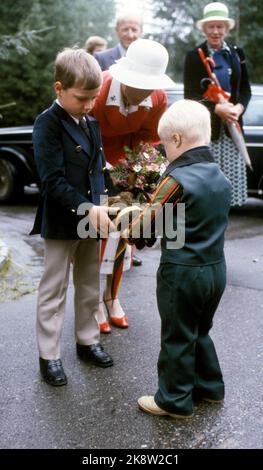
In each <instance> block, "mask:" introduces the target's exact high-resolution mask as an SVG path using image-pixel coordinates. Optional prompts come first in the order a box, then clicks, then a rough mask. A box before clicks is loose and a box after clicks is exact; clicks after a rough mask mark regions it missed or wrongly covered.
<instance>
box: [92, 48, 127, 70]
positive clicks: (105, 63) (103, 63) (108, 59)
mask: <svg viewBox="0 0 263 470" xmlns="http://www.w3.org/2000/svg"><path fill="white" fill-rule="evenodd" d="M94 57H95V58H96V59H97V61H98V62H99V64H100V67H101V70H108V69H109V68H110V66H111V65H113V64H115V62H116V60H118V59H120V58H121V53H120V49H119V47H118V46H115V47H113V48H112V49H106V51H102V52H96V53H95V54H94Z"/></svg>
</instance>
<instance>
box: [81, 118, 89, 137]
mask: <svg viewBox="0 0 263 470" xmlns="http://www.w3.org/2000/svg"><path fill="white" fill-rule="evenodd" d="M79 125H80V127H81V129H83V131H84V132H85V134H86V136H87V137H88V138H89V139H90V138H91V137H90V130H89V127H88V124H87V121H86V119H85V118H82V119H80V121H79Z"/></svg>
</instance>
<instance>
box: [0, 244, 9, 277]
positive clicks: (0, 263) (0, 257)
mask: <svg viewBox="0 0 263 470" xmlns="http://www.w3.org/2000/svg"><path fill="white" fill-rule="evenodd" d="M7 259H8V248H7V246H6V244H5V243H4V242H3V241H2V240H0V271H1V269H2V268H3V267H4V265H5V263H6V262H7Z"/></svg>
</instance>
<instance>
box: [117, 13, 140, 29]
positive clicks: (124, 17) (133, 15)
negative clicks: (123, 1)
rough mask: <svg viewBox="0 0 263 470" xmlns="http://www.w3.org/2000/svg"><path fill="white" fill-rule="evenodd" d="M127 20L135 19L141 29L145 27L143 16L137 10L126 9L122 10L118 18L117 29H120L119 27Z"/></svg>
mask: <svg viewBox="0 0 263 470" xmlns="http://www.w3.org/2000/svg"><path fill="white" fill-rule="evenodd" d="M125 21H134V23H137V24H138V25H139V26H140V28H141V29H142V27H143V19H142V16H141V15H140V14H139V13H137V12H136V11H133V10H124V11H123V12H121V13H120V14H119V15H118V17H117V19H116V29H118V27H119V26H120V25H121V24H122V23H123V22H125Z"/></svg>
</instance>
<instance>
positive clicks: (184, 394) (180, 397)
mask: <svg viewBox="0 0 263 470" xmlns="http://www.w3.org/2000/svg"><path fill="white" fill-rule="evenodd" d="M225 285H226V266H225V262H221V263H218V264H213V265H208V266H183V265H176V264H172V263H165V264H161V265H160V266H159V269H158V272H157V303H158V309H159V313H160V317H161V351H160V354H159V359H158V387H159V388H158V391H157V393H156V394H155V401H156V403H157V405H158V406H160V407H161V408H163V409H164V410H166V411H170V412H171V413H176V414H182V415H189V414H192V412H193V395H194V394H195V395H197V396H199V397H206V398H210V399H214V400H221V399H223V398H224V382H223V378H222V372H221V369H220V365H219V362H218V358H217V354H216V351H215V347H214V343H213V341H212V339H211V338H210V336H209V330H210V329H211V327H212V320H213V317H214V314H215V311H216V309H217V306H218V304H219V301H220V299H221V296H222V294H223V292H224V289H225Z"/></svg>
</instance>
